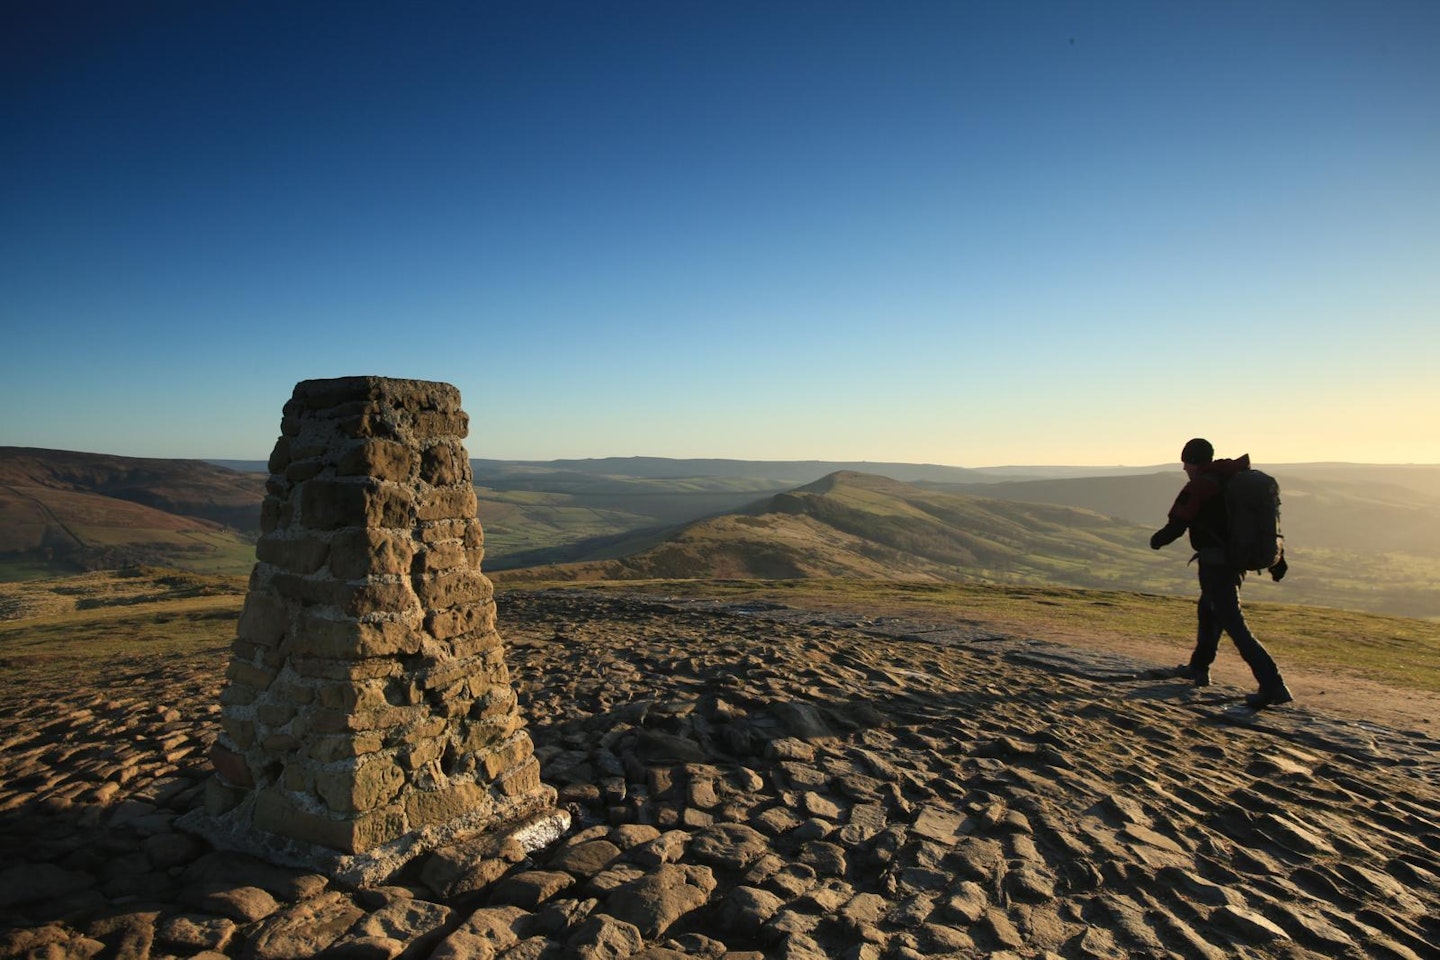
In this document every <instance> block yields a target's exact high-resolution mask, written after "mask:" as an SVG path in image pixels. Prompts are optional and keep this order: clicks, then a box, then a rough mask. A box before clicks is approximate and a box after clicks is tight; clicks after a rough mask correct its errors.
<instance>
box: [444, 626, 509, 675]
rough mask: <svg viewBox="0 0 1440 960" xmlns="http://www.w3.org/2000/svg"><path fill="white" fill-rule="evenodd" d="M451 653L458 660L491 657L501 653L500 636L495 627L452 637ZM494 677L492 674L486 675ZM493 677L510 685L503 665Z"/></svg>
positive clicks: (450, 642)
mask: <svg viewBox="0 0 1440 960" xmlns="http://www.w3.org/2000/svg"><path fill="white" fill-rule="evenodd" d="M449 644H450V652H451V654H452V655H453V656H455V657H457V658H465V659H473V658H476V657H483V656H489V655H490V654H494V653H498V652H499V651H500V635H499V634H498V633H496V632H495V630H494V628H493V627H490V628H484V627H482V628H481V629H479V630H475V631H472V632H470V633H467V634H464V635H463V636H459V637H451V638H450V640H449ZM485 675H486V676H492V674H489V673H487V674H485ZM493 677H494V679H495V681H496V682H497V683H509V682H510V674H509V673H508V672H506V671H505V669H504V666H503V663H502V665H501V668H500V670H499V672H497V673H494V674H493Z"/></svg>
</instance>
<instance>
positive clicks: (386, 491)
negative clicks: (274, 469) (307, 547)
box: [300, 478, 473, 530]
mask: <svg viewBox="0 0 1440 960" xmlns="http://www.w3.org/2000/svg"><path fill="white" fill-rule="evenodd" d="M472 492H473V491H472ZM415 507H416V505H415V496H414V494H413V493H412V492H411V491H410V490H409V489H407V488H405V487H402V486H400V485H399V484H393V483H381V482H378V481H375V480H370V479H362V480H326V479H323V478H317V479H314V480H311V481H310V482H308V483H306V484H305V485H304V486H302V487H301V488H300V522H301V523H302V524H304V525H305V526H306V527H308V528H309V529H311V530H338V529H340V528H342V527H386V528H397V527H409V526H410V525H411V524H412V523H413V522H414V517H415Z"/></svg>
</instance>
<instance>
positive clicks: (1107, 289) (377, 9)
mask: <svg viewBox="0 0 1440 960" xmlns="http://www.w3.org/2000/svg"><path fill="white" fill-rule="evenodd" d="M1437 50H1440V4H1436V3H1434V2H1430V0H1419V2H1383V3H1368V2H1326V0H1300V2H1284V0H1264V2H1253V0H1247V2H1207V3H1203V4H1202V3H1186V4H1181V3H1158V2H1156V3H1149V2H1136V3H1107V2H1074V3H1052V2H1042V0H1035V2H1023V3H1002V2H973V3H971V2H913V3H907V2H900V3H893V2H885V3H881V2H873V3H857V2H843V0H841V2H826V3H810V2H793V3H791V2H768V0H767V2H744V0H741V2H718V0H716V2H709V0H667V2H654V3H635V2H623V0H622V2H614V3H588V2H578V0H576V2H569V3H553V2H545V0H540V2H525V3H521V2H484V3H482V2H474V3H469V2H467V3H460V2H454V3H451V2H433V3H424V4H413V3H400V2H389V3H380V2H372V0H349V2H343V3H342V2H326V0H306V2H303V3H295V2H283V3H279V2H269V0H261V2H244V3H241V2H224V0H206V2H198V3H197V2H194V0H185V2H161V0H126V2H120V3H116V2H113V0H109V2H89V3H86V2H72V0H15V2H10V3H6V4H4V5H3V9H0V138H3V149H0V331H3V332H0V403H3V405H4V408H5V410H6V411H7V416H6V417H5V418H4V420H3V421H0V445H13V446H38V447H52V448H59V449H69V450H85V451H92V452H102V453H112V454H120V455H128V456H146V457H216V458H220V457H227V458H244V459H249V458H263V457H265V456H266V455H267V454H268V453H269V450H270V448H271V446H272V445H273V443H274V440H275V437H276V435H277V433H278V427H279V419H280V408H281V406H282V405H283V404H284V402H285V400H286V399H287V398H288V397H289V395H290V391H291V389H292V387H293V386H294V384H295V383H296V382H297V381H299V380H304V379H310V378H319V377H333V376H345V375H351V374H382V375H386V376H395V377H415V378H422V379H433V380H444V381H447V382H450V383H454V384H456V385H457V386H458V387H459V388H460V389H461V391H462V395H463V397H464V402H465V407H466V409H467V410H468V411H469V413H470V415H471V419H472V428H471V434H470V438H469V441H468V448H469V451H470V454H471V456H475V457H487V458H500V459H540V460H545V459H554V458H572V457H601V456H632V455H641V456H669V457H733V458H742V459H759V460H790V459H825V460H869V461H904V462H929V463H944V464H952V465H958V466H971V467H979V466H993V465H1001V464H1077V465H1081V464H1083V465H1102V464H1152V463H1163V462H1169V461H1173V460H1175V459H1177V458H1178V455H1179V449H1180V446H1181V445H1182V443H1183V442H1184V441H1185V440H1186V439H1187V438H1189V437H1190V436H1194V435H1202V436H1206V437H1209V438H1210V439H1211V440H1212V441H1214V443H1215V445H1216V447H1217V448H1218V450H1219V452H1220V454H1221V455H1237V454H1239V453H1241V452H1245V451H1248V452H1249V453H1250V454H1251V455H1252V457H1254V458H1255V460H1256V461H1257V462H1259V463H1293V462H1301V461H1320V460H1347V461H1358V462H1423V463H1437V462H1440V385H1437V384H1440V377H1437V374H1436V369H1437V358H1440V56H1437V53H1436V51H1437Z"/></svg>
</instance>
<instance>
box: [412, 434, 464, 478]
mask: <svg viewBox="0 0 1440 960" xmlns="http://www.w3.org/2000/svg"><path fill="white" fill-rule="evenodd" d="M472 477H473V474H472V473H471V470H470V460H469V458H468V457H467V456H466V455H465V447H464V446H463V445H461V444H459V443H456V442H442V443H434V444H431V445H430V446H428V447H426V448H425V452H424V453H423V454H422V455H421V457H420V479H421V480H424V481H425V482H426V483H428V484H430V485H431V486H432V487H448V486H450V485H452V484H457V483H461V484H466V485H467V486H468V485H469V484H470V481H471V479H472Z"/></svg>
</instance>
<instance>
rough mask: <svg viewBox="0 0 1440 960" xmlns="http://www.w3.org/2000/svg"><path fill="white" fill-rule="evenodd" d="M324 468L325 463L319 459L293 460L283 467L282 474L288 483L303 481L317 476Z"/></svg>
mask: <svg viewBox="0 0 1440 960" xmlns="http://www.w3.org/2000/svg"><path fill="white" fill-rule="evenodd" d="M324 470H325V464H324V463H322V462H321V461H319V460H295V461H292V462H291V463H290V465H289V466H288V467H286V468H285V474H284V476H285V480H286V481H287V482H289V483H303V482H304V481H306V480H309V479H310V478H311V477H317V476H319V475H320V474H321V473H322V472H323V471H324Z"/></svg>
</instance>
